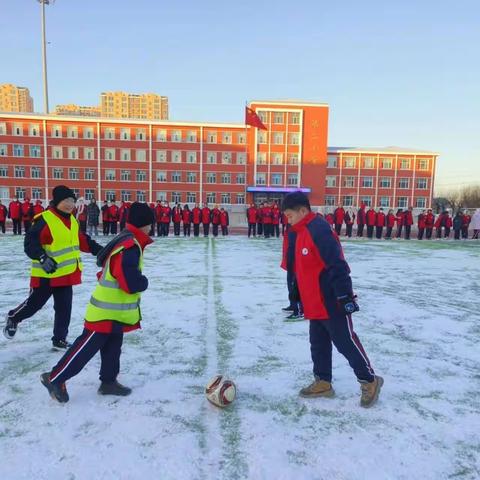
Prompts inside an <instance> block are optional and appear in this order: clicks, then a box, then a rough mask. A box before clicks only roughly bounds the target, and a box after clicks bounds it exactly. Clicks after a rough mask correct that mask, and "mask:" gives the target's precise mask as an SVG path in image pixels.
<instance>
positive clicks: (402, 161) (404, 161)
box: [399, 158, 410, 170]
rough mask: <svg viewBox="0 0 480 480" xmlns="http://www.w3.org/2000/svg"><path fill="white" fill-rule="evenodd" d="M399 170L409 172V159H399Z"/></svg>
mask: <svg viewBox="0 0 480 480" xmlns="http://www.w3.org/2000/svg"><path fill="white" fill-rule="evenodd" d="M399 168H400V170H410V158H401V159H400V167H399Z"/></svg>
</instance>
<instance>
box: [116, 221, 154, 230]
mask: <svg viewBox="0 0 480 480" xmlns="http://www.w3.org/2000/svg"><path fill="white" fill-rule="evenodd" d="M126 223H127V222H126V221H125V220H122V221H121V222H120V231H122V230H125V225H126ZM153 225H154V224H153V223H152V230H154V229H153Z"/></svg>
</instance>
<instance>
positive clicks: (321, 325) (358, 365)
mask: <svg viewBox="0 0 480 480" xmlns="http://www.w3.org/2000/svg"><path fill="white" fill-rule="evenodd" d="M332 344H333V345H335V348H336V349H337V350H338V352H339V353H341V354H342V355H343V356H344V357H345V358H346V359H347V360H348V363H349V364H350V366H351V367H352V369H353V371H354V372H355V375H356V376H357V378H358V380H361V381H367V382H372V381H373V380H374V371H373V368H372V366H371V365H370V361H369V360H368V357H367V354H366V353H365V350H364V348H363V346H362V344H361V343H360V340H359V338H358V336H357V334H356V333H355V332H354V331H353V324H352V317H351V315H347V316H344V315H340V314H339V315H338V316H335V317H332V318H329V319H328V320H310V352H311V354H312V361H313V374H314V375H315V378H316V379H318V380H325V381H326V382H331V381H332Z"/></svg>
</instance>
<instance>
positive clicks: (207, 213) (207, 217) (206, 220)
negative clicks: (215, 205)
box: [202, 207, 210, 223]
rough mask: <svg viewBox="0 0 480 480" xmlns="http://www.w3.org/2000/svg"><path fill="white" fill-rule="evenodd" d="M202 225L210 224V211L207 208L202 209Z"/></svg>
mask: <svg viewBox="0 0 480 480" xmlns="http://www.w3.org/2000/svg"><path fill="white" fill-rule="evenodd" d="M202 223H210V209H209V208H208V207H203V208H202Z"/></svg>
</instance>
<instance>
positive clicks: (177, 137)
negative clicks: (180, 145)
mask: <svg viewBox="0 0 480 480" xmlns="http://www.w3.org/2000/svg"><path fill="white" fill-rule="evenodd" d="M170 140H171V141H172V142H181V141H182V131H181V130H172V133H171V136H170Z"/></svg>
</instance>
